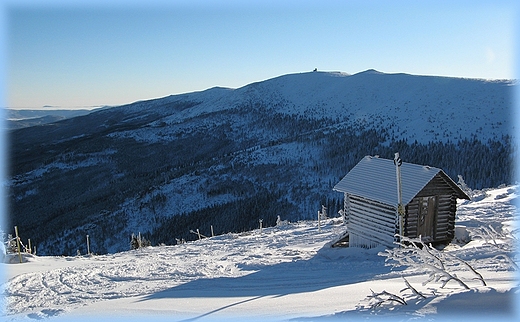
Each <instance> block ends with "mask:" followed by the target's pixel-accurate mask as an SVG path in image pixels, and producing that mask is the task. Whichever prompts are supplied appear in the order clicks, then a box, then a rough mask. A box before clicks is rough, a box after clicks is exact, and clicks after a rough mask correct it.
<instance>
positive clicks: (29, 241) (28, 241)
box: [27, 238, 31, 254]
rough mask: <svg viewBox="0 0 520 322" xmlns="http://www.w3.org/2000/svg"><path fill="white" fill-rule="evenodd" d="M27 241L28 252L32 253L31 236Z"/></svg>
mask: <svg viewBox="0 0 520 322" xmlns="http://www.w3.org/2000/svg"><path fill="white" fill-rule="evenodd" d="M27 243H28V244H29V246H28V248H27V249H28V252H29V254H30V253H31V239H30V238H29V239H28V240H27Z"/></svg>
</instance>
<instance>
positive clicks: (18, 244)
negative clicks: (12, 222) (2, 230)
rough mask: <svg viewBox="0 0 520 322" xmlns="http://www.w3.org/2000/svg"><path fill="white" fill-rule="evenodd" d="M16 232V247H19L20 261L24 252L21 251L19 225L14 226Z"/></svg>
mask: <svg viewBox="0 0 520 322" xmlns="http://www.w3.org/2000/svg"><path fill="white" fill-rule="evenodd" d="M14 234H15V236H16V248H17V249H18V257H19V258H20V263H21V262H22V253H21V252H20V237H18V226H14Z"/></svg>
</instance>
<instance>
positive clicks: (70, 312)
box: [0, 186, 518, 322]
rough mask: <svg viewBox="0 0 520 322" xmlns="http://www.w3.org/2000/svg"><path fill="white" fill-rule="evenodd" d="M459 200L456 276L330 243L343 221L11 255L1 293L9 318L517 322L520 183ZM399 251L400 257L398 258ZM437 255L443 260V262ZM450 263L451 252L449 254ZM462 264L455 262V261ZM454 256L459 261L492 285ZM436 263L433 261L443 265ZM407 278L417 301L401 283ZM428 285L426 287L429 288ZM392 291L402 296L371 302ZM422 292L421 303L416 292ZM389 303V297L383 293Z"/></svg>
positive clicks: (452, 266)
mask: <svg viewBox="0 0 520 322" xmlns="http://www.w3.org/2000/svg"><path fill="white" fill-rule="evenodd" d="M473 195H474V197H475V198H474V200H473V201H460V202H459V205H458V211H457V219H456V225H457V229H456V231H457V236H456V237H457V238H458V240H456V241H454V243H452V244H450V245H448V246H447V247H446V248H444V250H442V251H441V252H440V253H439V254H438V256H439V258H442V260H441V259H439V261H442V262H443V265H444V268H443V269H444V270H446V271H448V272H450V273H452V274H456V276H458V277H459V278H460V279H461V280H462V281H463V282H464V283H466V285H467V286H468V287H469V289H465V288H464V287H462V286H461V285H459V284H458V283H457V282H456V281H453V280H452V281H449V282H448V283H447V284H446V285H445V287H442V281H443V280H442V279H441V280H435V281H430V282H428V283H426V282H427V281H428V279H429V276H428V273H429V272H430V270H431V268H428V266H427V265H420V264H421V263H420V262H417V264H418V265H417V266H413V265H411V266H410V267H397V268H392V266H391V265H390V264H392V262H393V261H392V258H388V257H386V256H383V255H384V254H385V253H386V251H385V249H383V248H376V249H362V248H331V247H330V245H331V244H332V242H334V241H335V240H336V239H337V238H338V237H340V236H341V235H342V234H343V233H344V231H345V226H344V225H343V224H342V220H341V218H332V219H327V220H324V221H322V222H321V226H320V227H318V222H317V221H315V220H314V221H298V222H285V223H280V224H279V225H278V226H275V227H269V228H265V227H264V228H263V229H262V230H260V229H259V228H258V227H257V229H254V230H252V231H247V232H243V233H229V234H224V235H220V236H215V237H212V238H205V239H202V240H197V241H193V242H189V243H185V244H181V245H177V246H156V247H148V248H143V249H138V250H132V251H125V252H121V253H115V254H108V255H99V256H74V257H56V256H48V257H47V256H31V255H26V260H27V262H24V263H22V264H19V263H16V262H17V261H18V256H17V255H12V256H11V260H12V262H13V264H0V265H2V268H4V269H6V273H7V276H8V282H7V283H6V284H4V285H3V286H2V292H3V294H2V295H3V296H5V297H4V299H5V304H6V312H5V313H6V314H5V316H4V317H3V318H4V320H5V321H13V322H14V321H26V320H28V319H44V318H48V319H49V321H69V320H74V321H83V320H85V321H87V320H88V319H90V320H92V319H93V318H97V319H101V320H103V321H108V320H110V321H114V320H115V321H128V320H131V321H137V320H142V319H144V318H153V319H154V320H155V321H163V320H164V321H172V320H173V321H180V320H201V321H222V320H223V319H226V320H233V321H240V320H243V319H244V318H247V319H249V320H253V321H266V320H267V321H287V320H291V321H302V320H305V321H307V320H312V321H330V320H332V321H337V320H345V319H349V320H350V319H354V320H356V321H357V320H364V319H367V318H381V319H384V320H385V321H386V320H391V321H394V320H398V321H403V320H412V319H424V318H426V319H428V320H435V321H436V320H441V321H445V320H453V319H459V318H460V316H461V315H464V317H465V318H467V319H471V320H472V321H473V320H475V319H476V320H480V319H479V318H480V317H485V318H486V319H487V320H489V319H491V318H492V319H493V320H496V321H502V320H504V321H510V320H514V319H515V318H514V316H516V315H517V313H518V312H516V311H515V309H514V306H515V302H514V301H515V299H517V296H518V294H517V293H518V281H517V280H516V279H515V270H517V269H518V254H517V253H515V251H514V240H515V238H517V237H518V236H517V232H515V229H516V228H515V225H514V221H515V215H516V211H517V210H516V207H515V204H516V202H517V198H518V187H517V186H506V187H501V188H498V189H490V190H485V191H474V192H473ZM403 254H405V252H404V251H403ZM441 255H442V256H443V257H441ZM444 256H445V257H444ZM454 258H457V259H458V260H456V261H455V260H454ZM459 260H464V261H465V262H466V263H467V264H469V265H470V266H471V267H472V268H473V269H474V270H476V272H477V273H479V274H480V275H481V276H482V278H483V280H484V281H485V283H486V285H483V283H482V281H481V280H479V279H476V278H475V276H476V275H475V274H474V273H473V272H472V271H471V270H470V269H469V268H468V267H467V266H466V265H463V264H462V263H461V262H460V261H459ZM436 267H437V266H436ZM405 279H406V281H407V282H409V283H410V284H411V286H412V287H414V290H415V291H417V292H419V293H418V294H414V293H412V290H411V289H408V288H406V285H405ZM425 283H426V284H425ZM372 291H373V292H375V293H379V292H384V291H386V292H388V293H390V294H394V295H396V296H399V297H401V298H402V299H403V300H404V301H405V302H406V305H402V304H399V302H397V301H382V302H381V303H379V305H376V304H378V300H377V299H375V298H370V296H371V295H372ZM420 294H422V296H420ZM381 298H384V296H381Z"/></svg>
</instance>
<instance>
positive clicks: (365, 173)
mask: <svg viewBox="0 0 520 322" xmlns="http://www.w3.org/2000/svg"><path fill="white" fill-rule="evenodd" d="M399 171H400V178H401V204H402V205H403V206H404V221H403V224H402V225H403V227H402V231H403V232H402V235H403V236H405V237H410V238H416V237H419V236H421V239H422V240H423V241H424V242H428V243H430V242H431V243H449V242H450V241H451V240H452V239H453V237H454V234H455V212H456V209H457V198H459V199H468V200H469V197H468V196H467V195H466V194H465V193H464V192H463V191H462V190H461V189H460V188H459V186H458V185H457V184H456V183H455V182H454V181H453V180H452V179H451V178H450V177H448V175H446V173H444V171H442V170H441V169H438V168H434V167H430V166H422V165H417V164H412V163H405V162H403V163H401V166H400V170H399ZM396 172H397V171H396V165H395V163H394V160H389V159H382V158H379V157H372V156H366V157H364V158H363V159H362V160H361V161H360V162H359V163H358V164H357V165H356V166H355V167H354V168H352V170H350V172H349V173H348V174H347V175H346V176H345V177H344V178H343V179H342V180H341V181H340V182H339V183H338V184H336V186H335V187H334V190H335V191H338V192H342V193H344V196H345V198H344V210H343V211H344V216H345V223H346V225H347V233H348V244H349V246H353V247H365V248H371V247H375V246H378V245H384V246H388V247H394V246H395V244H394V241H395V235H396V234H399V231H400V223H399V216H398V212H397V211H398V184H397V177H398V176H397V174H396Z"/></svg>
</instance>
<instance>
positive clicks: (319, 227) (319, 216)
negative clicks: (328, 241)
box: [318, 210, 321, 233]
mask: <svg viewBox="0 0 520 322" xmlns="http://www.w3.org/2000/svg"><path fill="white" fill-rule="evenodd" d="M318 231H319V232H320V233H321V212H320V211H319V210H318Z"/></svg>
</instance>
